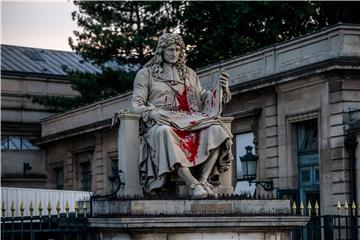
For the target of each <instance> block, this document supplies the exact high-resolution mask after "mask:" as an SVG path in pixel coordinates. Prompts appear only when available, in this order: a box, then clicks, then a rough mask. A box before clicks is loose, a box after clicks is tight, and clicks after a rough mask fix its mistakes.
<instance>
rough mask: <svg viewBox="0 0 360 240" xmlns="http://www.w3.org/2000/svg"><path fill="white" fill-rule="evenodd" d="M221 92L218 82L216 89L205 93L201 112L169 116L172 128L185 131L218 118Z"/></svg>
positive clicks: (179, 113)
mask: <svg viewBox="0 0 360 240" xmlns="http://www.w3.org/2000/svg"><path fill="white" fill-rule="evenodd" d="M222 98H223V91H222V88H221V86H220V83H219V82H218V83H217V85H216V87H215V88H214V89H213V90H212V91H209V92H208V93H207V97H206V99H205V102H204V103H203V110H202V111H201V112H175V111H172V112H171V113H170V114H169V118H170V123H171V125H172V126H173V127H175V128H177V129H179V130H182V131H185V130H188V129H190V128H193V127H194V126H196V125H198V124H201V123H202V122H204V121H208V120H209V119H214V118H217V117H219V116H220V114H221V112H222Z"/></svg>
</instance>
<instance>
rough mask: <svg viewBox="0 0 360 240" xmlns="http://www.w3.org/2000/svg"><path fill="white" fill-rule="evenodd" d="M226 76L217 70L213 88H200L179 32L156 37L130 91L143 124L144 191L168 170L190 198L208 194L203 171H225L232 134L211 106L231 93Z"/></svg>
mask: <svg viewBox="0 0 360 240" xmlns="http://www.w3.org/2000/svg"><path fill="white" fill-rule="evenodd" d="M228 79H229V75H228V74H227V73H226V72H223V71H222V72H221V74H220V77H219V83H218V89H216V88H215V89H214V90H213V91H206V90H205V89H203V88H202V87H201V85H200V81H199V78H198V76H197V74H196V73H195V71H194V70H192V69H190V68H189V67H187V66H186V64H185V44H184V42H183V40H182V38H181V36H179V35H177V34H174V33H165V34H163V35H162V36H161V37H160V39H159V42H158V45H157V48H156V52H155V55H154V57H153V58H152V59H151V60H150V61H149V62H148V63H146V64H145V65H144V67H143V68H142V69H141V70H139V71H138V73H137V75H136V78H135V81H134V91H133V96H132V107H133V110H134V111H135V113H139V114H141V116H142V121H143V124H144V132H143V133H142V134H141V136H140V143H141V146H140V147H141V152H140V166H139V170H140V178H141V179H140V181H141V184H142V185H143V186H144V189H145V191H146V192H150V191H153V190H156V189H158V188H161V187H162V186H163V185H164V183H165V180H166V175H167V174H168V173H171V172H172V173H175V174H177V175H178V176H179V177H180V178H181V179H182V180H183V181H185V183H186V185H187V186H188V187H189V194H190V196H191V198H193V199H200V198H205V197H207V196H210V195H213V194H214V193H213V186H212V185H211V184H210V183H209V182H208V180H209V177H211V175H212V174H219V173H222V172H225V171H226V170H227V169H228V168H229V165H230V162H231V160H232V158H233V156H232V154H231V145H232V141H231V138H232V135H231V132H229V130H228V129H227V128H226V127H225V126H224V124H223V123H222V122H221V120H220V118H219V116H220V113H221V109H219V107H216V106H220V108H221V106H222V104H223V103H226V102H228V101H230V99H231V93H230V90H229V87H228ZM217 98H220V99H217ZM205 109H206V110H205ZM214 109H215V110H214ZM193 168H196V169H197V171H198V176H195V175H194V174H193V173H192V171H191V170H193Z"/></svg>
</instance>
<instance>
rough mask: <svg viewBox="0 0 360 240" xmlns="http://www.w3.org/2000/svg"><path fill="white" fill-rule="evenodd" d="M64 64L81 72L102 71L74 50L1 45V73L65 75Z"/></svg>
mask: <svg viewBox="0 0 360 240" xmlns="http://www.w3.org/2000/svg"><path fill="white" fill-rule="evenodd" d="M64 66H67V68H69V69H72V70H78V71H81V72H89V73H100V72H101V69H100V68H99V67H98V66H96V65H94V64H91V63H89V62H86V61H85V60H84V59H83V58H82V57H81V56H80V55H79V54H76V53H74V52H67V51H59V50H49V49H40V48H30V47H20V46H13V45H6V44H2V45H1V74H10V75H36V76H41V75H46V76H49V75H51V76H55V77H56V76H57V77H65V76H66V75H67V74H66V72H64V70H63V68H64Z"/></svg>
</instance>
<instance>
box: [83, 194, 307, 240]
mask: <svg viewBox="0 0 360 240" xmlns="http://www.w3.org/2000/svg"><path fill="white" fill-rule="evenodd" d="M290 212H291V209H290V202H289V201H288V200H221V199H218V200H117V201H97V202H96V203H95V204H94V205H93V213H94V217H92V218H89V222H90V225H91V227H95V228H97V229H98V230H99V231H100V234H101V236H102V239H104V240H140V239H141V240H150V239H154V240H155V239H156V240H169V239H172V240H192V239H196V240H198V239H199V240H210V239H232V240H248V239H251V240H257V239H259V240H260V239H261V240H270V239H274V240H288V239H291V234H290V231H291V230H292V229H294V228H296V227H301V226H304V225H305V224H306V223H307V221H308V220H309V217H300V216H291V215H290Z"/></svg>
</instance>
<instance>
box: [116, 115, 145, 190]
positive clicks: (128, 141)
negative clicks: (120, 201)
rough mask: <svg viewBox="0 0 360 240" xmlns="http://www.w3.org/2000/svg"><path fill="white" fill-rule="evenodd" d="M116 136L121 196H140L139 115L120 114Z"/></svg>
mask: <svg viewBox="0 0 360 240" xmlns="http://www.w3.org/2000/svg"><path fill="white" fill-rule="evenodd" d="M119 119H120V127H119V135H118V156H119V170H122V173H121V181H122V182H123V183H124V185H123V186H122V187H121V188H120V191H119V194H122V195H135V194H136V195H142V188H141V186H140V177H139V154H140V141H139V119H140V115H137V114H131V113H122V114H120V116H119Z"/></svg>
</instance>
